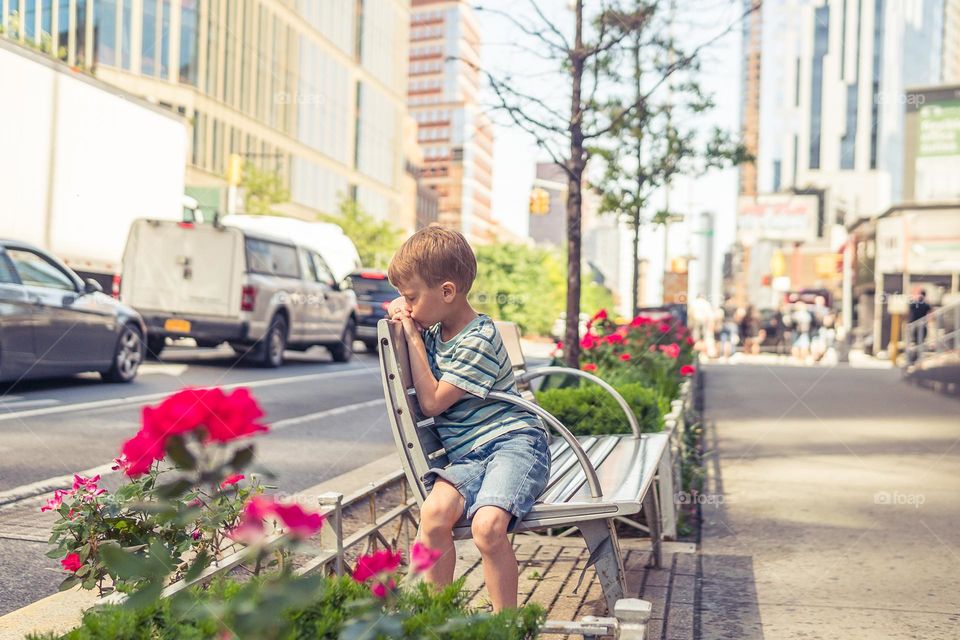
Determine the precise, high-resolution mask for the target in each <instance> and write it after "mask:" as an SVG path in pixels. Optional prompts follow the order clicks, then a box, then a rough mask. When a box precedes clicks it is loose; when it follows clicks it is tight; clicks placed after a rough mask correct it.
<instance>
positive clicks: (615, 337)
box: [603, 333, 623, 344]
mask: <svg viewBox="0 0 960 640" xmlns="http://www.w3.org/2000/svg"><path fill="white" fill-rule="evenodd" d="M603 341H604V342H606V343H607V344H620V343H621V342H623V336H622V335H620V334H619V333H611V334H610V335H608V336H604V338H603Z"/></svg>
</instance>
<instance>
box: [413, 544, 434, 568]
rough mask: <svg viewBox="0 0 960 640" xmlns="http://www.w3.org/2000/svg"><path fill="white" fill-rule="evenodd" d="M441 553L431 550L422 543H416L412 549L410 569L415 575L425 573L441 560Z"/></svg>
mask: <svg viewBox="0 0 960 640" xmlns="http://www.w3.org/2000/svg"><path fill="white" fill-rule="evenodd" d="M440 554H441V552H440V551H439V550H438V549H431V548H430V547H428V546H427V545H425V544H423V543H422V542H420V541H417V542H414V543H413V547H411V548H410V568H411V569H413V572H414V573H423V572H424V571H426V570H427V569H429V568H430V567H432V566H433V565H434V564H436V563H437V560H439V559H440Z"/></svg>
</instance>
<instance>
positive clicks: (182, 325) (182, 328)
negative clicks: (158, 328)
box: [163, 318, 190, 333]
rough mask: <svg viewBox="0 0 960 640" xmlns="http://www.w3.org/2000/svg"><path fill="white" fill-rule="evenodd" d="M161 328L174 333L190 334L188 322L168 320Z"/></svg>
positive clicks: (174, 319)
mask: <svg viewBox="0 0 960 640" xmlns="http://www.w3.org/2000/svg"><path fill="white" fill-rule="evenodd" d="M163 328H164V329H165V330H166V331H174V332H176V333H190V321H189V320H180V319H178V318H170V319H169V320H167V321H166V322H164V323H163Z"/></svg>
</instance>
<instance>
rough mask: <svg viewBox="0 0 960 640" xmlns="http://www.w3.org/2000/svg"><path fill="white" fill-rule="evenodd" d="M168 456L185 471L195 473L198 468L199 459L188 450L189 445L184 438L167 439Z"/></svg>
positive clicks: (173, 437)
mask: <svg viewBox="0 0 960 640" xmlns="http://www.w3.org/2000/svg"><path fill="white" fill-rule="evenodd" d="M167 455H169V456H170V458H171V459H172V460H173V461H174V463H176V465H177V466H178V467H179V468H181V469H183V470H185V471H193V470H194V469H196V468H197V459H196V458H194V457H193V454H192V453H190V451H188V450H187V443H186V442H184V440H183V437H182V436H172V437H170V438H168V439H167Z"/></svg>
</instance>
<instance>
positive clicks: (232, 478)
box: [220, 473, 246, 489]
mask: <svg viewBox="0 0 960 640" xmlns="http://www.w3.org/2000/svg"><path fill="white" fill-rule="evenodd" d="M244 478H246V476H245V475H243V474H242V473H235V474H233V475H232V476H227V477H226V479H224V481H223V482H221V483H220V488H221V489H226V488H227V487H229V486H230V485H232V484H237V483H238V482H240V481H241V480H243V479H244Z"/></svg>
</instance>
